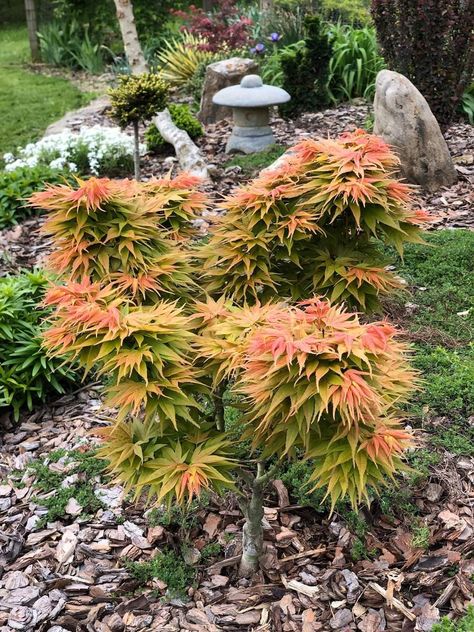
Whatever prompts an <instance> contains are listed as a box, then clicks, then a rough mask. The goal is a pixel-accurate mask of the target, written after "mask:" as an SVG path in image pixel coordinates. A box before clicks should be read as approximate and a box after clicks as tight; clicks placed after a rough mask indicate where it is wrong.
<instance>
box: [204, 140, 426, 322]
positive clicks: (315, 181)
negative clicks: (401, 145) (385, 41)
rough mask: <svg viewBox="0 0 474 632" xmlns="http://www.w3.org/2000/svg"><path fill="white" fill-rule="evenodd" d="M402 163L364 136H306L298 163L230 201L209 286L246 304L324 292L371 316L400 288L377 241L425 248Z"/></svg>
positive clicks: (207, 251)
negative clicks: (400, 175) (400, 174)
mask: <svg viewBox="0 0 474 632" xmlns="http://www.w3.org/2000/svg"><path fill="white" fill-rule="evenodd" d="M397 165H398V159H397V157H396V156H395V154H393V153H392V152H391V151H390V150H389V148H388V146H387V145H386V144H385V143H384V142H383V141H382V140H381V139H380V138H378V137H376V136H372V135H370V134H367V133H365V132H364V131H362V130H357V131H356V132H353V133H349V134H344V135H342V136H341V137H340V139H338V140H331V139H317V140H304V141H302V142H300V143H298V144H297V145H295V146H294V147H293V148H292V149H291V150H290V153H289V156H288V158H287V159H286V160H285V161H284V162H282V163H281V165H280V166H277V167H276V168H274V169H267V170H266V171H265V172H263V173H262V174H261V175H260V176H259V177H258V178H256V179H255V180H253V181H252V182H251V183H250V184H249V185H247V186H245V187H242V188H240V189H239V190H238V191H237V192H236V193H234V194H233V195H231V196H229V197H228V198H227V199H226V200H225V202H224V204H223V206H224V208H225V209H226V210H227V213H226V215H225V216H224V217H223V218H222V219H221V220H220V223H219V225H218V227H217V229H216V230H215V232H214V233H213V235H212V236H211V239H210V240H209V243H208V244H207V245H205V246H204V247H203V248H202V250H201V256H202V259H203V268H204V274H203V281H204V283H205V286H206V289H207V291H208V292H209V293H210V294H212V295H215V296H219V295H220V294H222V293H224V294H226V295H227V296H229V297H231V298H232V299H234V300H236V301H237V302H256V301H260V302H262V301H267V300H269V299H270V298H272V297H274V296H275V295H279V296H288V297H292V298H293V299H300V298H305V297H309V296H312V295H313V294H320V295H323V296H327V297H328V298H330V299H331V301H339V302H342V301H344V302H345V303H347V304H348V305H351V306H354V307H355V308H357V309H362V310H363V311H374V310H376V309H378V308H379V298H380V296H381V295H384V294H388V293H390V292H393V291H394V290H396V289H397V288H399V287H400V280H399V279H397V277H396V276H395V275H394V274H393V273H392V272H389V271H388V270H386V269H385V262H384V261H383V260H382V259H381V257H380V255H379V254H378V252H377V249H376V244H377V242H384V243H386V244H390V245H393V246H395V247H396V248H397V250H398V251H399V252H400V253H402V252H403V243H404V242H420V241H422V238H421V230H420V226H421V225H422V223H423V222H424V221H427V219H428V216H427V214H426V213H425V212H424V211H421V210H413V209H412V207H411V204H412V201H411V196H412V191H411V189H410V187H409V186H408V185H405V184H403V183H401V182H399V181H397V180H396V179H395V177H394V175H393V173H394V170H395V169H396V167H397Z"/></svg>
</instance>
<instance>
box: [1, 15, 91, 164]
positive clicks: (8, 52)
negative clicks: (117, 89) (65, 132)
mask: <svg viewBox="0 0 474 632" xmlns="http://www.w3.org/2000/svg"><path fill="white" fill-rule="evenodd" d="M28 61H29V49H28V39H27V34H26V28H19V27H16V28H9V29H2V30H1V31H0V76H1V81H0V156H2V155H3V154H4V153H5V152H7V151H14V150H15V149H16V148H17V147H18V146H20V145H25V144H26V143H28V142H32V141H35V140H37V139H38V138H40V137H41V135H42V133H43V132H44V130H45V129H46V127H47V126H48V125H49V124H50V123H52V122H53V121H55V120H56V119H58V118H60V117H61V116H62V115H63V114H65V113H66V112H67V111H68V110H73V109H75V108H78V107H80V106H81V105H84V104H86V103H87V102H88V101H89V100H90V98H91V96H92V95H90V94H83V93H82V92H80V91H79V90H78V89H77V88H76V87H75V86H74V85H72V84H71V82H70V81H68V80H67V79H62V78H59V77H47V76H45V75H42V74H39V73H36V72H32V71H31V70H29V69H28V67H27V66H25V64H26V63H28Z"/></svg>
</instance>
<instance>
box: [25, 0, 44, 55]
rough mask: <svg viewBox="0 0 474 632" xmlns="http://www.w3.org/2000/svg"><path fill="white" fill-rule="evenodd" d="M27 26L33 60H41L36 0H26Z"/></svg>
mask: <svg viewBox="0 0 474 632" xmlns="http://www.w3.org/2000/svg"><path fill="white" fill-rule="evenodd" d="M25 13H26V26H27V29H28V39H29V41H30V50H31V61H33V62H38V61H41V53H40V45H39V38H38V21H37V19H36V5H35V0H25Z"/></svg>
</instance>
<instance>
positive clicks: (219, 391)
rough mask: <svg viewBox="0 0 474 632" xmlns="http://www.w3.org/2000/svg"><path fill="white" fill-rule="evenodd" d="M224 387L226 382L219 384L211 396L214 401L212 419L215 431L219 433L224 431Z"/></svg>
mask: <svg viewBox="0 0 474 632" xmlns="http://www.w3.org/2000/svg"><path fill="white" fill-rule="evenodd" d="M226 386H227V382H221V383H220V384H219V386H218V387H217V388H216V390H215V391H214V393H213V396H212V398H213V400H214V419H215V421H216V426H217V430H220V431H221V432H222V431H224V429H225V421H224V403H223V401H222V397H223V395H224V392H225V389H226Z"/></svg>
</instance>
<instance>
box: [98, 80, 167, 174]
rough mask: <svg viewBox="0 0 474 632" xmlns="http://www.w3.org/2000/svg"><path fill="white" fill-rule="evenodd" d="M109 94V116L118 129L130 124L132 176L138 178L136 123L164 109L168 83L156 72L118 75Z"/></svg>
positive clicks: (144, 120) (138, 123) (137, 124)
mask: <svg viewBox="0 0 474 632" xmlns="http://www.w3.org/2000/svg"><path fill="white" fill-rule="evenodd" d="M109 96H110V103H111V106H112V107H111V111H110V117H111V118H112V119H113V120H114V121H116V122H117V123H118V124H119V125H120V127H121V128H125V127H127V126H128V125H132V126H133V137H134V142H135V151H134V165H135V179H136V180H140V150H139V147H140V141H139V136H138V129H139V125H140V123H145V122H146V121H149V120H150V119H152V118H153V116H155V114H156V113H157V112H159V111H160V110H164V109H165V107H166V104H167V102H168V84H167V83H166V82H165V81H164V80H163V78H162V77H161V76H160V75H158V74H156V73H143V74H141V75H121V76H120V77H119V80H118V86H117V87H116V88H113V89H111V90H109Z"/></svg>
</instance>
